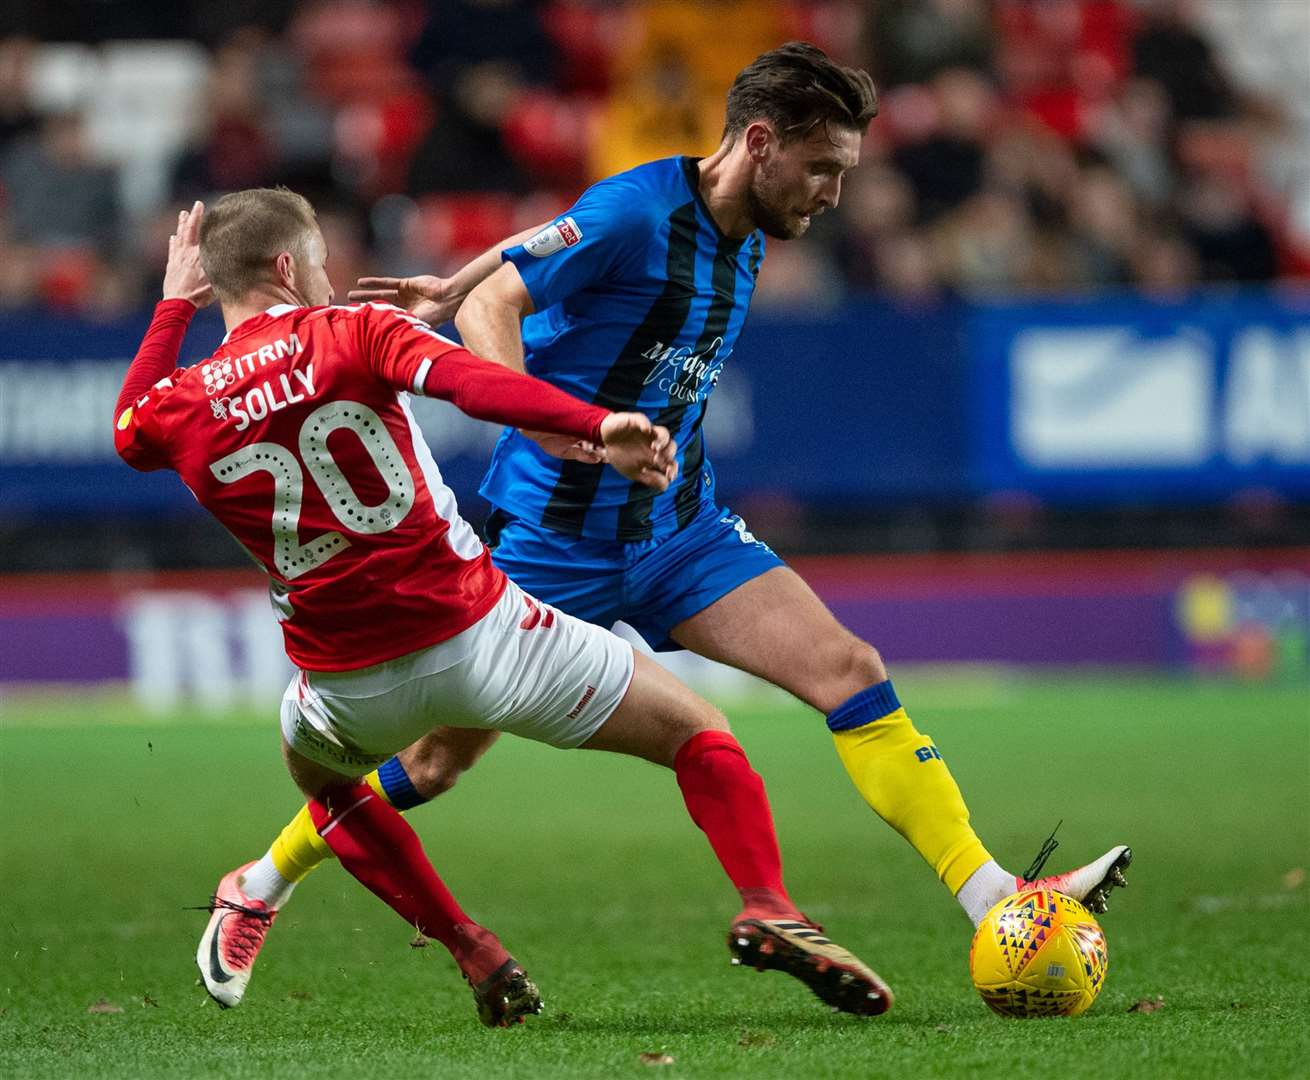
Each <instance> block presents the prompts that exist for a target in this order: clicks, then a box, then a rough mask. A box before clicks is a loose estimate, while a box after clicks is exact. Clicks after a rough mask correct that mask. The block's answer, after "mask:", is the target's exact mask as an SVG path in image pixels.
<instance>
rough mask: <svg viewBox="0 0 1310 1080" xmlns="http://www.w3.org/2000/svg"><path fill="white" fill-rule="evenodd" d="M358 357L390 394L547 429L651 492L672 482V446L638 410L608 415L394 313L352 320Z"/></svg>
mask: <svg viewBox="0 0 1310 1080" xmlns="http://www.w3.org/2000/svg"><path fill="white" fill-rule="evenodd" d="M358 319H359V322H358V324H357V325H358V326H359V328H360V335H361V336H360V345H361V352H362V355H363V358H364V361H365V363H367V364H368V366H369V367H370V369H371V370H372V371H373V372H374V374H375V375H376V376H377V377H378V378H380V379H382V380H383V381H384V382H385V383H387V384H388V385H390V386H393V387H395V388H396V389H397V390H409V391H411V392H414V393H419V394H423V395H425V396H427V397H436V398H442V399H443V400H446V401H449V402H451V403H453V404H454V405H455V406H456V407H457V408H459V409H460V410H461V411H462V412H464V413H467V414H468V415H469V416H472V417H474V418H476V419H478V420H488V421H491V422H493V423H498V424H507V425H509V426H511V427H519V428H528V429H530V430H533V431H538V432H547V433H549V434H548V435H543V436H542V437H543V438H555V439H559V440H560V441H561V442H562V443H564V444H565V445H575V444H578V443H586V444H587V445H594V446H596V447H597V448H598V449H600V450H601V452H603V453H605V454H606V459H607V460H608V461H609V464H610V465H612V466H613V467H614V468H615V469H617V470H618V471H619V472H621V473H622V474H623V475H624V476H626V477H627V478H628V479H629V480H636V481H638V482H640V483H643V484H646V485H647V486H649V487H653V488H656V489H657V490H659V491H663V490H665V489H666V488H667V487H668V486H669V484H670V483H672V482H673V480H674V479H675V478H676V477H677V462H676V455H677V444H676V443H674V441H673V440H672V439H671V438H670V437H669V433H668V430H667V429H665V428H662V427H658V426H656V425H654V424H652V423H651V422H650V420H649V419H648V418H647V417H645V416H643V415H641V414H640V413H611V412H610V411H609V410H608V409H605V408H602V407H600V406H598V405H590V404H588V403H587V402H585V401H580V400H578V399H577V398H575V397H574V396H573V395H572V394H568V393H565V392H564V391H563V390H560V389H559V388H558V387H555V386H552V385H551V384H550V383H548V382H543V381H542V380H541V379H536V378H533V377H532V376H531V375H527V374H524V373H523V372H520V371H513V370H511V369H510V368H508V367H505V366H504V365H502V364H496V363H493V362H492V361H490V360H484V359H482V357H480V356H475V355H474V354H473V353H471V352H469V351H468V350H467V349H465V348H462V347H461V346H459V345H456V344H455V343H454V342H453V341H451V340H450V339H449V338H444V337H442V336H441V335H440V334H438V333H435V332H434V331H432V330H431V329H430V328H429V327H428V326H426V325H425V324H424V323H422V322H420V321H419V320H418V319H415V318H414V317H413V316H411V315H408V314H407V313H405V312H403V311H400V310H398V309H395V308H383V307H375V308H366V309H364V310H363V311H361V312H360V313H359V315H358Z"/></svg>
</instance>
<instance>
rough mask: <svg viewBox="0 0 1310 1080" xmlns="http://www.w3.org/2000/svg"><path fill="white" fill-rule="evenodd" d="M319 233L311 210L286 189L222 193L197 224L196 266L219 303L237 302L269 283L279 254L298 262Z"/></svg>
mask: <svg viewBox="0 0 1310 1080" xmlns="http://www.w3.org/2000/svg"><path fill="white" fill-rule="evenodd" d="M317 233H318V219H317V218H316V217H315V215H314V208H313V206H311V205H310V203H309V200H308V199H306V198H305V197H304V196H303V195H297V194H296V193H295V192H294V191H288V190H287V189H286V188H282V187H279V188H247V189H246V190H245V191H233V192H231V193H230V194H228V195H224V196H223V197H222V198H221V199H219V200H218V202H216V203H214V205H213V207H212V208H210V209H207V210H206V211H205V216H204V219H203V220H202V221H201V223H200V265H201V266H203V267H204V269H205V276H206V277H208V278H209V283H210V284H211V285H212V286H213V287H214V292H215V293H217V294H218V298H219V299H220V300H227V301H234V300H240V299H241V298H242V297H243V296H245V295H246V293H248V292H249V291H250V290H251V289H253V288H254V287H255V286H256V285H259V284H261V283H263V282H267V281H270V280H272V277H273V264H274V262H275V261H276V259H277V257H278V256H279V255H280V254H282V252H284V251H286V252H290V254H291V256H292V258H294V259H295V260H296V261H297V262H299V261H300V260H301V259H303V258H304V257H305V255H306V250H307V248H308V245H309V243H310V240H311V238H312V237H314V236H315V235H317Z"/></svg>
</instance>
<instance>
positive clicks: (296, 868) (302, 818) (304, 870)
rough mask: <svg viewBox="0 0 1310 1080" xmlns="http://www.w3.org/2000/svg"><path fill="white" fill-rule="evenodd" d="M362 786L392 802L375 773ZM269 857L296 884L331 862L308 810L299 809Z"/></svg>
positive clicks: (270, 851)
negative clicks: (319, 866) (315, 868)
mask: <svg viewBox="0 0 1310 1080" xmlns="http://www.w3.org/2000/svg"><path fill="white" fill-rule="evenodd" d="M364 782H365V783H366V784H368V786H369V787H371V788H372V789H373V790H374V791H376V792H377V793H378V794H379V795H380V796H382V798H383V799H385V800H386V801H387V802H390V801H391V799H390V797H389V796H388V795H387V791H386V788H384V787H383V786H382V781H381V779H380V778H379V777H378V771H377V769H374V770H373V771H372V772H371V773H369V774H368V775H367V776H366V777H364ZM269 854H270V855H271V857H272V859H273V865H274V866H276V867H277V872H278V873H279V874H281V875H282V876H283V877H284V878H286V879H287V880H288V881H299V880H300V879H301V878H303V877H304V876H305V875H306V874H308V873H309V872H310V871H311V870H313V869H314V867H316V866H318V864H319V863H321V862H323V861H324V860H325V859H330V858H332V849H331V848H330V847H328V845H327V841H326V840H324V839H323V838H322V837H321V836H319V835H318V830H317V829H316V828H314V819H313V818H311V817H310V816H309V807H308V806H302V807H301V808H300V812H299V813H298V814H296V816H295V817H293V818H292V819H291V820H290V821H289V822H288V823H287V825H286V828H284V829H283V830H282V832H281V834H280V835H279V836H278V838H277V839H276V840H274V841H273V846H272V847H271V848H270V849H269Z"/></svg>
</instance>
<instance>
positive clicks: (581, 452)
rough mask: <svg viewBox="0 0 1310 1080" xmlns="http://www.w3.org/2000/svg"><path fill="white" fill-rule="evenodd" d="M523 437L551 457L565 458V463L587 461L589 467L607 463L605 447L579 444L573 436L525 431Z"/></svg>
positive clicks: (589, 443) (587, 443) (593, 444)
mask: <svg viewBox="0 0 1310 1080" xmlns="http://www.w3.org/2000/svg"><path fill="white" fill-rule="evenodd" d="M523 435H524V436H526V437H527V438H529V439H531V440H532V441H533V442H534V443H536V444H537V445H538V446H540V447H541V448H542V449H543V450H545V451H546V453H548V454H549V455H550V456H551V457H557V458H563V459H564V460H565V461H585V462H586V463H587V464H588V465H603V464H604V463H605V447H603V446H597V445H596V444H595V443H593V442H579V441H578V440H577V439H575V438H573V436H571V435H552V434H551V433H550V432H548V431H524V432H523Z"/></svg>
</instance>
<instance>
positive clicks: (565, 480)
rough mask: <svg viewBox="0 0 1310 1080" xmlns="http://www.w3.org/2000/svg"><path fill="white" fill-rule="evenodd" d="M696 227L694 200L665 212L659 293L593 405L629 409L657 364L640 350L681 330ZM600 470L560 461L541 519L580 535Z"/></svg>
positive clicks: (691, 290) (690, 290)
mask: <svg viewBox="0 0 1310 1080" xmlns="http://www.w3.org/2000/svg"><path fill="white" fill-rule="evenodd" d="M696 229H697V224H696V204H695V202H689V203H685V204H683V205H682V206H680V207H678V208H677V209H676V210H675V211H673V213H672V214H670V215H669V250H668V257H667V261H666V266H665V273H664V278H665V280H664V291H663V292H661V293H660V295H659V296H658V297H657V298H656V300H655V302H654V303H653V304H651V306H650V310H649V311H647V312H646V317H645V319H643V320H642V323H641V325H640V326H638V327H637V329H636V330H635V331H634V332H633V335H632V337H630V338H629V339H628V343H627V344H626V345H625V346H623V349H622V350H621V351H620V353H619V355H618V357H617V358H616V359H615V361H614V364H613V366H612V367H611V368H610V369H609V371H608V372H607V373H606V375H605V378H604V379H602V380H601V384H600V386H599V387H597V389H596V393H595V394H594V395H592V399H591V400H592V402H593V403H594V404H596V405H603V406H604V407H605V408H607V409H614V410H615V411H627V410H631V409H633V408H635V406H636V404H637V399H638V398H640V397H641V392H642V390H643V389H644V388H645V386H646V379H647V377H648V376H649V375H650V373H651V372H652V371H653V370H654V369H655V366H656V365H657V364H658V363H659V360H658V359H653V360H647V359H646V358H645V357H644V356H643V355H642V354H643V353H646V352H649V351H650V349H651V346H653V345H655V344H656V343H657V342H665V343H668V342H671V341H673V340H674V339H675V338H676V337H677V336H678V335H679V334H680V333H682V327H683V324H684V323H685V322H686V321H687V316H688V315H689V314H690V313H691V302H692V299H693V298H694V297H695V295H696ZM606 468H608V466H606V465H588V464H586V463H584V462H581V461H565V462H562V463H561V465H560V471H559V479H558V480H556V481H555V489H554V490H553V491H552V492H551V495H550V501H549V502H547V504H546V509H545V510H544V511H543V512H542V515H541V523H542V524H543V525H545V526H546V527H547V528H550V529H555V530H557V531H559V532H562V533H567V534H568V535H570V536H581V535H582V524H583V519H584V518H585V517H586V516H587V510H588V509H589V508H590V507H591V502H592V500H593V499H594V498H595V497H596V490H597V489H598V488H599V487H600V482H601V477H602V476H603V475H604V471H605V469H606ZM644 490H648V489H644ZM620 539H622V537H620Z"/></svg>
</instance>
